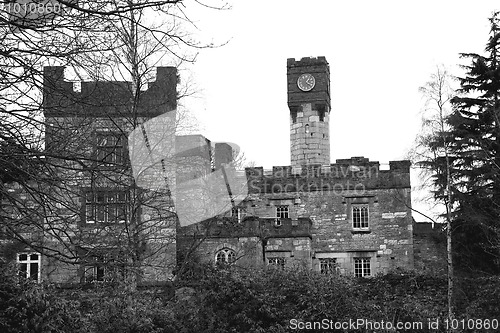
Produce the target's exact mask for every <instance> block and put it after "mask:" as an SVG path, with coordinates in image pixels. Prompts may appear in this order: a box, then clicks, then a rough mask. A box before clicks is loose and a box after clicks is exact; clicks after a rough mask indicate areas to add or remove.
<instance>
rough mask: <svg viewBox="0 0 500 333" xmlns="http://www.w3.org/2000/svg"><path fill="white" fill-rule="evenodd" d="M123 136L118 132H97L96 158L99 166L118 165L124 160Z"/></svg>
mask: <svg viewBox="0 0 500 333" xmlns="http://www.w3.org/2000/svg"><path fill="white" fill-rule="evenodd" d="M125 141H126V140H125V137H124V136H123V135H121V134H119V133H98V134H97V147H96V159H97V161H98V163H99V165H100V166H120V165H123V163H124V162H125V161H126V150H125Z"/></svg>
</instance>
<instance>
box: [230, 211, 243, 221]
mask: <svg viewBox="0 0 500 333" xmlns="http://www.w3.org/2000/svg"><path fill="white" fill-rule="evenodd" d="M231 217H233V218H235V219H237V220H238V223H240V222H241V209H240V208H237V207H233V208H232V209H231Z"/></svg>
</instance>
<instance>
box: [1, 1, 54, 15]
mask: <svg viewBox="0 0 500 333" xmlns="http://www.w3.org/2000/svg"><path fill="white" fill-rule="evenodd" d="M3 10H4V11H5V12H7V13H8V14H10V15H14V16H16V17H30V16H34V15H40V16H43V15H47V14H62V12H63V6H62V5H61V3H60V2H58V1H56V0H45V1H26V0H25V1H12V2H6V3H4V4H3Z"/></svg>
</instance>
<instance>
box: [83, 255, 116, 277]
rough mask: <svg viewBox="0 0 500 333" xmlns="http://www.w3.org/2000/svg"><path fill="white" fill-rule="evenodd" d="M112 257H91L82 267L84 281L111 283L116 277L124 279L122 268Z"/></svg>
mask: <svg viewBox="0 0 500 333" xmlns="http://www.w3.org/2000/svg"><path fill="white" fill-rule="evenodd" d="M116 259H117V258H116V257H115V256H113V255H91V256H89V257H87V259H86V260H87V262H86V263H85V265H84V280H85V282H86V283H90V282H104V281H112V280H114V279H115V278H116V277H117V276H119V277H120V278H123V277H124V272H125V269H124V266H123V265H120V264H119V263H118V261H117V260H116Z"/></svg>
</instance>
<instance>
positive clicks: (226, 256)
mask: <svg viewBox="0 0 500 333" xmlns="http://www.w3.org/2000/svg"><path fill="white" fill-rule="evenodd" d="M235 261H236V253H235V252H234V251H233V250H231V249H228V248H224V249H222V250H220V251H218V252H217V253H216V254H215V263H216V264H232V263H233V262H235Z"/></svg>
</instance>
